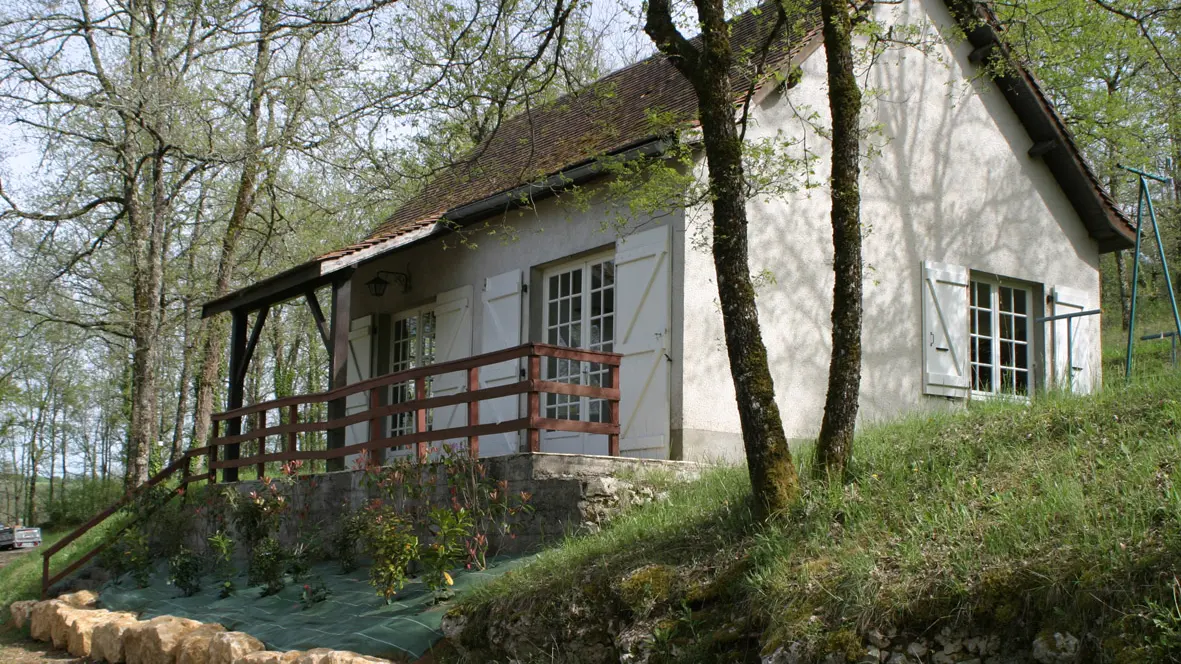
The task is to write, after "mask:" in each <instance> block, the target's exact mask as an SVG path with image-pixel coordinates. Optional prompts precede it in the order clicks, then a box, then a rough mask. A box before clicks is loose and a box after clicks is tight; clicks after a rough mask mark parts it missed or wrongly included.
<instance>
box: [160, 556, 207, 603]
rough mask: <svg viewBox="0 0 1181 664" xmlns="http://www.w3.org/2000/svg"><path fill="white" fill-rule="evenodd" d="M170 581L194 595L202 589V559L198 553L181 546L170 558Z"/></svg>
mask: <svg viewBox="0 0 1181 664" xmlns="http://www.w3.org/2000/svg"><path fill="white" fill-rule="evenodd" d="M168 582H169V583H171V584H172V585H174V586H176V587H177V589H178V590H180V591H181V592H182V593H184V596H185V597H192V596H193V595H196V594H197V591H199V590H201V559H200V558H199V557H197V554H195V553H193V552H192V551H190V550H188V549H187V548H185V547H181V548H180V550H179V551H177V552H176V553H174V554H173V555H172V557H170V558H169V559H168Z"/></svg>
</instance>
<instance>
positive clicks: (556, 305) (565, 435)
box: [541, 254, 616, 454]
mask: <svg viewBox="0 0 1181 664" xmlns="http://www.w3.org/2000/svg"><path fill="white" fill-rule="evenodd" d="M542 296H543V298H544V303H545V306H544V308H543V313H542V328H543V330H544V337H543V339H544V341H545V342H546V343H549V344H553V345H555V346H567V347H570V348H584V349H587V350H602V351H608V352H610V351H613V350H614V348H615V330H616V325H615V320H616V314H615V309H616V307H615V260H614V256H613V255H612V254H603V255H599V256H595V257H592V258H590V259H586V260H580V261H577V262H573V263H567V264H565V265H561V266H558V267H555V268H551V269H550V270H547V271H546V273H545V275H544V293H543V295H542ZM541 372H542V377H543V378H545V379H546V380H552V381H556V382H560V383H573V384H576V385H594V386H600V385H607V384H608V382H609V380H610V373H609V369H608V367H607V366H605V365H602V364H599V363H597V362H577V361H574V360H562V359H557V358H545V359H544V360H543V361H542V368H541ZM541 409H542V416H543V417H546V418H551V419H558V420H581V421H584V422H607V421H608V420H609V419H610V409H609V406H608V404H607V402H605V401H603V400H602V399H591V398H588V397H577V396H570V395H564V394H545V395H543V396H542V402H541ZM541 450H542V451H543V452H563V453H568V454H606V453H607V437H606V436H604V435H601V434H582V433H571V432H567V431H545V432H543V433H542V436H541Z"/></svg>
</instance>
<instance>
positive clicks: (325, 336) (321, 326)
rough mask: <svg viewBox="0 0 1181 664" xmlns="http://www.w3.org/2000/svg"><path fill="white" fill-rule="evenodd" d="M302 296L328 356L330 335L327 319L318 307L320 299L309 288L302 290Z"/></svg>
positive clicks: (330, 355) (330, 346) (330, 354)
mask: <svg viewBox="0 0 1181 664" xmlns="http://www.w3.org/2000/svg"><path fill="white" fill-rule="evenodd" d="M303 297H304V299H306V300H307V301H308V308H309V309H311V310H312V319H313V320H315V321H316V329H317V330H319V331H320V339H321V340H322V341H323V342H324V350H325V351H327V352H328V357H332V335H331V334H330V333H329V331H328V321H326V320H324V310H323V309H321V308H320V299H319V298H317V297H316V291H314V290H312V289H310V288H309V289H308V290H307V291H306V292H304V294H303Z"/></svg>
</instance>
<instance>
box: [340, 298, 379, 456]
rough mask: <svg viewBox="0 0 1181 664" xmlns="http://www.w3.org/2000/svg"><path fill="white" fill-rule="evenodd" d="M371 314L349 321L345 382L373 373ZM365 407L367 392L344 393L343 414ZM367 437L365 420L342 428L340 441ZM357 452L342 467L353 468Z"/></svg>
mask: <svg viewBox="0 0 1181 664" xmlns="http://www.w3.org/2000/svg"><path fill="white" fill-rule="evenodd" d="M372 321H373V317H372V316H363V317H361V318H356V319H354V320H353V321H352V322H351V323H350V324H349V356H348V362H347V364H346V367H345V380H346V382H347V384H348V385H352V384H354V383H359V382H361V381H363V380H369V378H370V377H371V376H372V375H373V352H372V351H373V324H372ZM368 409H369V393H368V392H358V393H357V394H350V395H349V396H348V397H345V402H344V414H345V417H348V416H349V415H356V414H357V413H361V412H364V411H366V410H368ZM368 441H369V423H368V422H358V423H357V424H350V425H349V426H347V427H345V429H344V444H345V445H346V446H348V445H356V444H357V443H365V442H368ZM359 458H360V455H359V454H350V455H348V456H346V457H345V459H344V461H345V468H349V469H351V468H354V467H355V464H356V463H357V460H358V459H359Z"/></svg>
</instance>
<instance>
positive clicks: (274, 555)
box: [246, 537, 287, 597]
mask: <svg viewBox="0 0 1181 664" xmlns="http://www.w3.org/2000/svg"><path fill="white" fill-rule="evenodd" d="M286 569H287V555H286V553H285V552H284V551H283V547H282V545H280V544H279V540H277V539H275V538H274V537H268V538H266V539H264V540H262V541H260V542H258V543H257V544H255V545H254V550H253V551H251V552H250V566H249V567H248V569H247V571H246V574H247V577H248V582H249V583H250V585H252V586H253V585H261V586H262V596H263V597H266V596H267V595H274V594H275V593H277V592H279V591H280V590H282V589H283V586H285V585H287V581H286V579H285V578H284V576H283V572H284V571H285V570H286Z"/></svg>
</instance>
